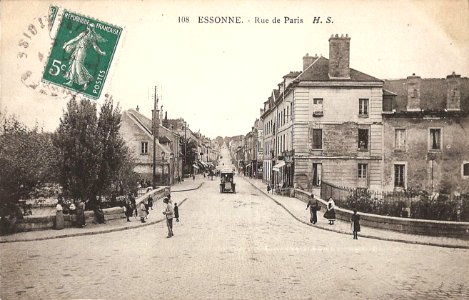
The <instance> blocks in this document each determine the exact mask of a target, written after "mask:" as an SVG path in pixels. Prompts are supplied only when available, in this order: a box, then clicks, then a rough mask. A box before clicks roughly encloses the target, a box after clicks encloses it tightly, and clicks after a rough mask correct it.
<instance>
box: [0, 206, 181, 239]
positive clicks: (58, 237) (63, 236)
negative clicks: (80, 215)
mask: <svg viewBox="0 0 469 300" xmlns="http://www.w3.org/2000/svg"><path fill="white" fill-rule="evenodd" d="M186 200H187V198H184V199H183V200H182V201H181V202H179V204H178V206H181V205H182V204H183V203H184V202H186ZM164 220H165V218H162V219H158V220H154V221H147V222H145V223H140V224H139V225H133V226H129V225H124V226H121V227H118V228H110V229H103V230H97V231H88V232H79V233H69V234H62V235H56V236H50V237H38V238H26V239H17V240H11V241H7V240H5V241H0V244H3V243H16V242H33V241H43V240H52V239H62V238H68V237H75V236H84V235H96V234H102V233H110V232H116V231H124V230H129V229H136V228H141V227H145V226H150V225H154V224H157V223H160V222H163V221H164Z"/></svg>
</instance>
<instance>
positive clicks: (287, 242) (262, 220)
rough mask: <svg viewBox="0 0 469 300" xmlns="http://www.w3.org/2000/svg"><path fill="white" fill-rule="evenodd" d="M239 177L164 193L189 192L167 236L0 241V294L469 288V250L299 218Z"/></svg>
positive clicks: (448, 292)
mask: <svg viewBox="0 0 469 300" xmlns="http://www.w3.org/2000/svg"><path fill="white" fill-rule="evenodd" d="M236 182H237V188H236V189H237V191H238V192H237V193H236V194H220V193H219V191H218V181H217V180H213V181H209V180H207V181H206V182H205V184H204V185H203V186H202V188H200V189H199V190H196V191H189V192H181V193H174V194H173V202H180V201H181V200H182V199H184V198H188V200H187V201H186V202H185V203H184V205H182V206H181V208H180V214H181V218H180V219H181V221H180V222H179V223H175V225H174V233H175V236H174V238H171V239H166V228H165V224H164V223H163V222H161V223H158V224H155V225H151V226H147V227H142V228H137V229H132V230H126V231H119V232H113V233H107V234H100V235H92V236H82V237H71V238H63V239H53V240H46V241H35V242H17V243H5V244H1V245H0V250H1V253H2V255H1V258H2V260H1V271H0V272H1V273H0V275H1V298H2V299H15V298H29V299H33V298H34V299H37V298H43V299H51V298H62V299H69V298H108V299H109V298H114V299H117V298H119V299H123V298H125V299H144V298H145V299H151V298H164V297H168V296H169V297H172V298H176V299H194V298H196V299H201V298H213V299H226V298H236V299H239V298H242V299H266V298H302V299H309V298H311V299H325V298H329V299H344V298H356V299H384V298H392V299H400V298H407V299H408V298H419V299H429V298H432V299H434V298H441V299H443V298H458V299H467V297H469V287H468V282H469V275H468V273H467V268H468V266H469V251H468V250H462V249H447V248H440V247H431V246H421V245H408V244H402V243H395V242H387V241H379V240H373V239H363V238H362V239H359V240H353V239H352V237H351V236H347V235H343V234H337V233H334V232H328V231H324V230H320V229H317V228H314V227H310V226H306V225H304V224H302V223H300V222H298V221H296V220H295V219H293V218H292V217H291V216H290V215H289V214H288V213H286V211H285V210H283V209H282V208H281V207H279V206H278V205H276V204H275V203H274V202H273V201H272V200H271V199H269V198H268V197H266V196H265V195H264V194H263V193H261V192H259V191H258V190H256V189H255V188H254V187H253V186H251V185H250V184H249V183H248V182H247V181H245V180H244V179H243V178H241V177H239V176H238V177H236ZM161 210H162V209H161V204H159V205H158V206H157V207H156V210H154V211H153V212H152V214H160V213H161ZM155 217H156V216H155ZM158 217H159V216H158Z"/></svg>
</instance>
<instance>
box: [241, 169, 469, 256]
mask: <svg viewBox="0 0 469 300" xmlns="http://www.w3.org/2000/svg"><path fill="white" fill-rule="evenodd" d="M243 179H244V180H246V181H247V182H249V184H251V185H252V186H253V187H255V188H256V189H258V190H259V191H261V192H262V193H264V195H266V196H267V197H269V198H270V199H271V200H272V201H274V202H275V203H276V204H277V205H279V206H281V207H282V208H283V209H284V210H286V211H287V212H288V213H289V214H290V215H291V216H292V217H293V218H294V219H295V220H297V221H298V222H301V223H303V224H305V225H308V226H311V227H314V228H318V229H321V230H326V231H332V232H336V233H341V234H346V235H351V233H350V232H348V231H347V232H346V231H343V230H340V229H334V228H326V227H322V226H314V225H313V224H310V223H308V222H306V221H304V220H302V219H300V218H298V217H297V216H295V215H294V214H293V213H292V212H291V211H290V210H289V209H288V208H286V207H285V206H284V205H283V204H282V203H280V202H278V201H277V200H275V199H274V198H273V197H271V196H270V195H269V194H266V193H265V192H264V191H263V190H262V189H260V188H258V187H257V186H256V185H255V184H253V183H252V182H251V181H249V180H247V179H246V178H243ZM360 237H363V238H369V239H375V240H381V241H390V242H399V243H406V244H414V245H424V246H434V247H443V248H455V249H469V245H467V246H466V245H451V244H443V243H432V242H428V243H426V242H420V241H410V240H405V239H398V238H386V237H381V236H376V235H371V234H360Z"/></svg>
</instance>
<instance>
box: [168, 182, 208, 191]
mask: <svg viewBox="0 0 469 300" xmlns="http://www.w3.org/2000/svg"><path fill="white" fill-rule="evenodd" d="M202 185H204V183H203V182H201V183H200V184H199V186H198V187H195V188H192V189H186V190H177V191H171V193H179V192H188V191H195V190H198V189H199V188H200V187H201V186H202Z"/></svg>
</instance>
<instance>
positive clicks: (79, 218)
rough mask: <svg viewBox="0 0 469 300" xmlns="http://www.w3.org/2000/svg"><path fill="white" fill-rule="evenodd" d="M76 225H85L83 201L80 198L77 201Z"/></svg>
mask: <svg viewBox="0 0 469 300" xmlns="http://www.w3.org/2000/svg"><path fill="white" fill-rule="evenodd" d="M76 225H77V227H82V228H83V227H85V226H86V222H85V202H83V201H82V200H81V199H79V200H78V203H77V218H76Z"/></svg>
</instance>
